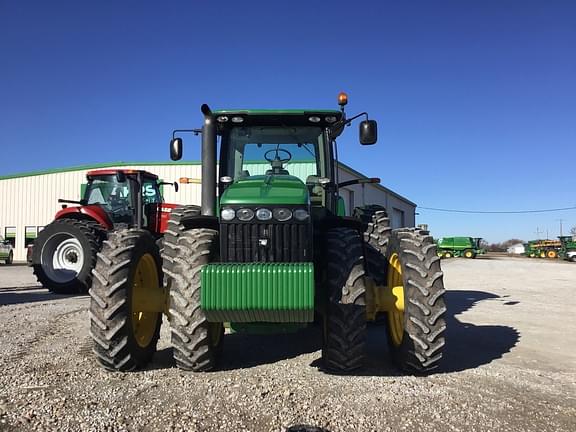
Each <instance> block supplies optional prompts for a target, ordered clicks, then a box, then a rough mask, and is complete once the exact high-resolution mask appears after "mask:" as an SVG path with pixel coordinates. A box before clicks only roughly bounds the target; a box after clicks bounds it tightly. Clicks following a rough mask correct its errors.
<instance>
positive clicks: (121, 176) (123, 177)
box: [116, 171, 126, 183]
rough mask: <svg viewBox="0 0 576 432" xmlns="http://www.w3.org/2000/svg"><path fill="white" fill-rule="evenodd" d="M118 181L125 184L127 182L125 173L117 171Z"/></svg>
mask: <svg viewBox="0 0 576 432" xmlns="http://www.w3.org/2000/svg"><path fill="white" fill-rule="evenodd" d="M116 181H117V182H118V183H124V182H125V181H126V174H124V171H116Z"/></svg>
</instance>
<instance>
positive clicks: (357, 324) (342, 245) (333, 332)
mask: <svg viewBox="0 0 576 432" xmlns="http://www.w3.org/2000/svg"><path fill="white" fill-rule="evenodd" d="M363 255H364V253H363V242H362V238H361V237H360V234H359V233H358V232H357V231H355V230H352V229H349V228H334V229H331V230H329V231H328V232H327V233H326V238H325V252H324V258H325V263H324V272H325V274H324V281H325V287H326V293H327V295H328V301H327V305H326V311H325V317H324V344H323V347H322V358H323V361H324V367H325V369H326V370H328V371H330V372H334V373H338V374H346V373H350V372H353V371H355V370H357V369H360V368H362V367H363V365H364V360H365V344H366V303H365V295H366V286H365V280H364V278H365V271H364V257H363Z"/></svg>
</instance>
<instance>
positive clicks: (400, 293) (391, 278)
mask: <svg viewBox="0 0 576 432" xmlns="http://www.w3.org/2000/svg"><path fill="white" fill-rule="evenodd" d="M388 289H390V290H391V291H392V295H393V296H394V297H395V301H394V304H393V306H392V307H391V309H390V310H389V311H388V314H387V315H388V328H389V329H390V331H389V334H390V337H391V339H392V343H393V344H394V345H395V346H399V345H400V344H401V343H402V337H403V336H404V280H403V278H402V266H401V265H400V259H399V258H398V254H397V253H394V254H392V256H391V257H390V261H389V263H388Z"/></svg>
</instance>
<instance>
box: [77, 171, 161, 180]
mask: <svg viewBox="0 0 576 432" xmlns="http://www.w3.org/2000/svg"><path fill="white" fill-rule="evenodd" d="M119 171H120V172H123V173H124V174H125V175H136V174H138V173H142V175H143V176H144V177H147V178H151V179H153V180H158V176H157V175H156V174H152V173H151V172H148V171H144V170H135V169H101V170H92V171H88V172H87V173H86V176H87V177H98V176H105V175H116V173H117V172H119Z"/></svg>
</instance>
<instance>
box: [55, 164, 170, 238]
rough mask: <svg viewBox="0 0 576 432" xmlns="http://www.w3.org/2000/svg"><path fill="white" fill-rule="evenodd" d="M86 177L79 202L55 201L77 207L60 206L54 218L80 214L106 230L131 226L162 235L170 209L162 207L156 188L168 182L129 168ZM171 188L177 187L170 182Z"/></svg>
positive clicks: (166, 205)
mask: <svg viewBox="0 0 576 432" xmlns="http://www.w3.org/2000/svg"><path fill="white" fill-rule="evenodd" d="M86 178H87V180H88V183H87V184H86V188H85V190H84V195H83V197H82V199H81V200H80V201H70V200H59V202H61V203H71V204H80V207H67V206H66V205H64V206H63V210H61V211H60V212H59V213H58V214H57V215H56V218H57V219H58V218H61V217H65V216H71V215H72V214H73V213H82V214H84V215H86V216H88V217H89V218H91V219H94V220H96V221H97V222H98V223H99V224H100V225H102V226H103V227H105V228H106V229H112V228H114V227H116V226H130V227H131V226H134V227H140V228H146V229H148V230H150V231H152V232H155V233H160V232H163V229H162V226H164V228H165V225H166V223H167V220H168V216H169V212H170V210H171V208H172V207H174V206H173V205H168V204H163V198H162V194H161V191H160V186H161V185H162V184H170V185H172V183H164V182H160V181H159V180H158V176H156V175H155V174H152V173H149V172H147V171H142V170H131V169H123V170H115V169H105V170H96V171H89V172H88V173H87V174H86ZM174 187H176V188H177V187H178V184H177V183H174ZM164 213H166V214H164ZM163 216H164V217H163Z"/></svg>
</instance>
